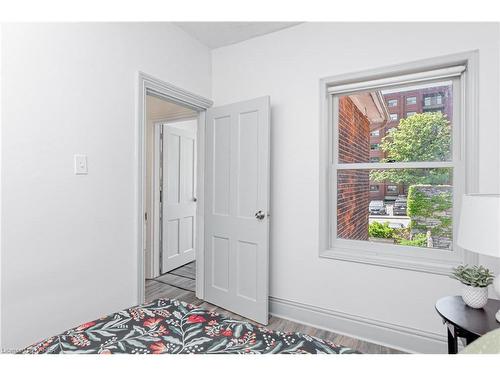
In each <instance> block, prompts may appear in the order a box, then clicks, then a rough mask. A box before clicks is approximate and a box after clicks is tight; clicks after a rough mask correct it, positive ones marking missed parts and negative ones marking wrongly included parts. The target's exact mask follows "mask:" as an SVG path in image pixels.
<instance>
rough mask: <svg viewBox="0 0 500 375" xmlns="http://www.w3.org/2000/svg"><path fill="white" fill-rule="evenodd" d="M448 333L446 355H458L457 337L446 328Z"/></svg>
mask: <svg viewBox="0 0 500 375" xmlns="http://www.w3.org/2000/svg"><path fill="white" fill-rule="evenodd" d="M447 331H448V354H457V353H458V337H457V335H456V333H455V335H453V333H451V331H450V328H449V327H447Z"/></svg>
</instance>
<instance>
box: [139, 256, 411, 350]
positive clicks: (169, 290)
mask: <svg viewBox="0 0 500 375" xmlns="http://www.w3.org/2000/svg"><path fill="white" fill-rule="evenodd" d="M195 270H196V263H195V262H192V263H189V264H186V265H185V266H183V267H180V268H177V269H175V270H173V271H171V272H169V273H166V274H164V275H161V276H159V277H157V278H155V279H147V280H146V301H152V300H154V299H157V298H175V299H178V300H181V301H185V302H187V303H192V304H194V305H197V306H201V307H203V308H205V309H206V310H210V311H215V312H216V313H219V314H222V315H225V316H228V317H231V318H234V319H243V320H248V319H245V318H243V317H241V316H239V315H236V314H233V313H232V312H230V311H227V310H224V309H221V308H220V307H218V306H215V305H212V304H210V303H208V302H205V301H203V300H200V299H198V298H196V296H195V275H196V272H195ZM255 324H257V323H255ZM267 328H269V329H273V330H277V331H285V332H302V333H304V334H308V335H311V336H315V337H318V338H321V339H325V340H330V341H332V342H334V343H336V344H339V345H343V346H347V347H349V348H352V349H355V350H358V351H360V352H362V353H368V354H401V353H402V352H401V351H399V350H396V349H392V348H388V347H385V346H382V345H378V344H373V343H371V342H367V341H361V340H358V339H355V338H352V337H348V336H344V335H339V334H337V333H334V332H330V331H325V330H322V329H318V328H314V327H311V326H307V325H305V324H300V323H296V322H292V321H290V320H286V319H282V318H277V317H274V316H271V317H270V319H269V324H268V325H267Z"/></svg>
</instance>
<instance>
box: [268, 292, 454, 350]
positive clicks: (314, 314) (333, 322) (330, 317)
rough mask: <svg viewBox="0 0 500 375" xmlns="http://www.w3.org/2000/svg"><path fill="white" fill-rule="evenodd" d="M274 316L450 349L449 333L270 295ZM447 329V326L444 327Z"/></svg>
mask: <svg viewBox="0 0 500 375" xmlns="http://www.w3.org/2000/svg"><path fill="white" fill-rule="evenodd" d="M269 302H270V313H271V315H273V316H276V317H279V318H284V319H288V320H292V321H295V322H298V323H303V324H307V325H310V326H314V327H316V328H321V329H324V330H328V331H332V332H336V333H339V334H342V335H346V336H350V337H354V338H357V339H360V340H364V341H369V342H373V343H375V344H380V345H384V346H387V347H391V348H394V349H398V350H402V351H405V352H409V353H431V354H444V353H447V348H448V347H447V345H446V342H447V338H446V336H445V335H444V334H443V335H439V334H436V333H434V332H428V331H423V330H420V329H417V328H413V327H406V326H401V325H398V324H393V323H389V322H384V321H380V320H376V319H371V318H367V317H363V316H359V315H353V314H348V313H345V312H340V311H335V310H331V309H325V308H322V307H318V306H312V305H308V304H304V303H299V302H295V301H290V300H286V299H283V298H277V297H270V299H269ZM443 332H444V327H443Z"/></svg>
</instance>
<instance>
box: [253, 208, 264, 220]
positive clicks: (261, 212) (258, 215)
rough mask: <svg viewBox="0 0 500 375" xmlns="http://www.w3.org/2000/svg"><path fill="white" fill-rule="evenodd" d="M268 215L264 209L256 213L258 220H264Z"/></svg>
mask: <svg viewBox="0 0 500 375" xmlns="http://www.w3.org/2000/svg"><path fill="white" fill-rule="evenodd" d="M265 217H266V214H265V213H264V211H262V210H259V211H257V212H256V213H255V218H256V219H257V220H264V218H265Z"/></svg>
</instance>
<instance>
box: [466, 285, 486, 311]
mask: <svg viewBox="0 0 500 375" xmlns="http://www.w3.org/2000/svg"><path fill="white" fill-rule="evenodd" d="M462 299H463V300H464V302H465V304H466V305H467V306H470V307H472V308H474V309H481V308H483V307H484V305H486V303H487V302H488V288H480V287H477V286H470V285H466V286H465V287H464V290H463V292H462Z"/></svg>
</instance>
